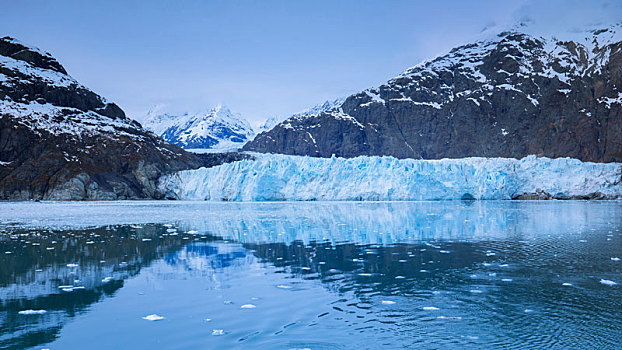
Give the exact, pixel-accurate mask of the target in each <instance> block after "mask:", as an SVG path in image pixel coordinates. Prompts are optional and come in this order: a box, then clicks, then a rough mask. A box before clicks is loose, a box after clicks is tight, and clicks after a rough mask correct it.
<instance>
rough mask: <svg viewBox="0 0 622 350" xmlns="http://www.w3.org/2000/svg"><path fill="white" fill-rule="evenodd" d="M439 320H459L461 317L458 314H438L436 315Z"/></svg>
mask: <svg viewBox="0 0 622 350" xmlns="http://www.w3.org/2000/svg"><path fill="white" fill-rule="evenodd" d="M437 318H438V319H439V320H461V319H462V317H460V316H438V317H437Z"/></svg>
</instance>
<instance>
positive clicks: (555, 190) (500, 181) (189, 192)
mask: <svg viewBox="0 0 622 350" xmlns="http://www.w3.org/2000/svg"><path fill="white" fill-rule="evenodd" d="M255 156H256V159H255V160H242V161H238V162H234V163H227V164H223V165H219V166H215V167H212V168H201V169H196V170H186V171H181V172H178V173H176V174H173V175H170V176H167V177H164V178H162V180H161V181H160V190H162V191H163V193H166V195H167V196H168V197H170V198H177V199H195V200H216V201H220V200H226V201H269V200H442V199H511V198H515V197H518V196H521V195H524V194H534V193H547V194H549V195H550V196H553V197H555V198H573V197H581V196H594V195H596V196H601V197H607V198H622V184H620V181H619V180H620V174H621V173H622V164H620V163H587V162H581V161H579V160H576V159H571V158H558V159H549V158H538V157H535V156H528V157H525V158H523V159H520V160H517V159H510V158H463V159H441V160H415V159H396V158H393V157H365V156H361V157H356V158H350V159H347V158H338V157H333V158H313V157H301V156H286V155H274V154H271V155H267V154H257V155H255Z"/></svg>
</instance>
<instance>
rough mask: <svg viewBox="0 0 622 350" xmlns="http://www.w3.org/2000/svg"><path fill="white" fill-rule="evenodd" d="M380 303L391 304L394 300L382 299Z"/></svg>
mask: <svg viewBox="0 0 622 350" xmlns="http://www.w3.org/2000/svg"><path fill="white" fill-rule="evenodd" d="M381 303H382V304H385V305H393V304H395V302H394V301H392V300H382V301H381Z"/></svg>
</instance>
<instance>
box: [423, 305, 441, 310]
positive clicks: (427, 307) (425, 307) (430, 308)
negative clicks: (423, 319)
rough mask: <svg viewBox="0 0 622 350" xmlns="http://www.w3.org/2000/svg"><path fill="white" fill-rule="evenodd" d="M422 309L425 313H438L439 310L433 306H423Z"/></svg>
mask: <svg viewBox="0 0 622 350" xmlns="http://www.w3.org/2000/svg"><path fill="white" fill-rule="evenodd" d="M423 309H424V310H425V311H438V310H440V309H439V308H437V307H435V306H424V307H423Z"/></svg>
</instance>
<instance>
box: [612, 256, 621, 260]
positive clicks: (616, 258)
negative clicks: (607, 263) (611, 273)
mask: <svg viewBox="0 0 622 350" xmlns="http://www.w3.org/2000/svg"><path fill="white" fill-rule="evenodd" d="M611 261H620V258H618V257H615V258H611Z"/></svg>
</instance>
